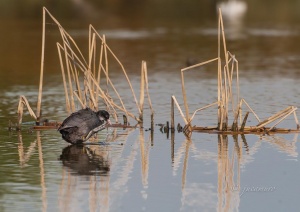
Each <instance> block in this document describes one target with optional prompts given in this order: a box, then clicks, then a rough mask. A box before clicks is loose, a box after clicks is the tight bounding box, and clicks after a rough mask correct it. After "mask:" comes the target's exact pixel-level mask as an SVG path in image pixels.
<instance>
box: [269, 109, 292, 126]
mask: <svg viewBox="0 0 300 212" xmlns="http://www.w3.org/2000/svg"><path fill="white" fill-rule="evenodd" d="M296 110H297V108H295V107H293V106H292V108H291V110H290V111H289V112H287V113H286V114H285V115H284V116H283V117H282V118H281V119H280V120H279V121H278V122H276V123H275V124H274V125H273V126H272V127H270V129H269V131H270V130H272V129H273V128H274V127H276V126H277V125H278V124H279V123H280V122H282V121H283V120H284V119H285V118H286V117H288V116H289V115H291V114H292V113H294V112H295V111H296Z"/></svg>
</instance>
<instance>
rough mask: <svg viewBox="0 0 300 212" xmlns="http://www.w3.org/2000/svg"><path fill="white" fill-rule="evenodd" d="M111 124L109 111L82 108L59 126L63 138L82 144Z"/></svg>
mask: <svg viewBox="0 0 300 212" xmlns="http://www.w3.org/2000/svg"><path fill="white" fill-rule="evenodd" d="M106 124H110V120H109V113H108V112H107V111H105V110H99V111H97V112H95V111H93V110H91V109H90V108H85V109H81V110H79V111H77V112H75V113H72V114H71V115H70V116H69V117H67V118H66V119H65V120H64V121H63V123H62V124H61V125H60V127H59V128H58V131H59V132H60V133H61V134H62V138H63V139H64V140H65V141H67V142H69V143H71V144H81V143H82V142H84V141H86V140H88V139H89V138H90V137H91V136H92V135H93V134H95V133H97V132H98V131H100V130H103V129H104V128H105V126H106Z"/></svg>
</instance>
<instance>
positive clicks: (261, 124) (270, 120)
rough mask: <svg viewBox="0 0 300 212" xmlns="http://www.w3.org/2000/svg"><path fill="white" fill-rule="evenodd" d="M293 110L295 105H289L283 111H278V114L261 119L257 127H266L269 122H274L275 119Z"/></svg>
mask: <svg viewBox="0 0 300 212" xmlns="http://www.w3.org/2000/svg"><path fill="white" fill-rule="evenodd" d="M291 110H293V107H292V106H289V107H287V108H286V109H284V110H281V111H279V112H278V113H276V114H274V115H272V116H270V117H269V118H267V119H265V120H263V121H261V122H260V123H258V124H257V125H256V127H257V128H261V127H264V126H266V125H267V124H269V123H271V122H273V121H274V120H276V119H279V118H281V117H282V116H284V115H285V114H287V113H289V112H290V111H291Z"/></svg>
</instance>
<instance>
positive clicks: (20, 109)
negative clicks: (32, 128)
mask: <svg viewBox="0 0 300 212" xmlns="http://www.w3.org/2000/svg"><path fill="white" fill-rule="evenodd" d="M24 105H25V106H26V107H27V109H28V111H29V114H30V115H31V116H32V117H33V118H34V119H35V120H37V117H36V115H35V114H34V112H33V110H32V109H31V107H30V105H29V103H28V101H27V99H26V97H25V96H20V99H19V105H18V126H19V127H20V126H21V124H22V118H23V111H24Z"/></svg>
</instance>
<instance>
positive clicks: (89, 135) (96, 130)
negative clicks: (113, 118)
mask: <svg viewBox="0 0 300 212" xmlns="http://www.w3.org/2000/svg"><path fill="white" fill-rule="evenodd" d="M105 125H106V124H102V125H100V126H98V127H96V128H94V129H92V130H91V131H90V132H89V134H87V136H86V137H85V138H84V136H83V140H84V141H86V140H88V139H89V138H90V137H91V136H92V135H93V134H94V133H96V132H98V131H100V130H103V129H104V128H105Z"/></svg>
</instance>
